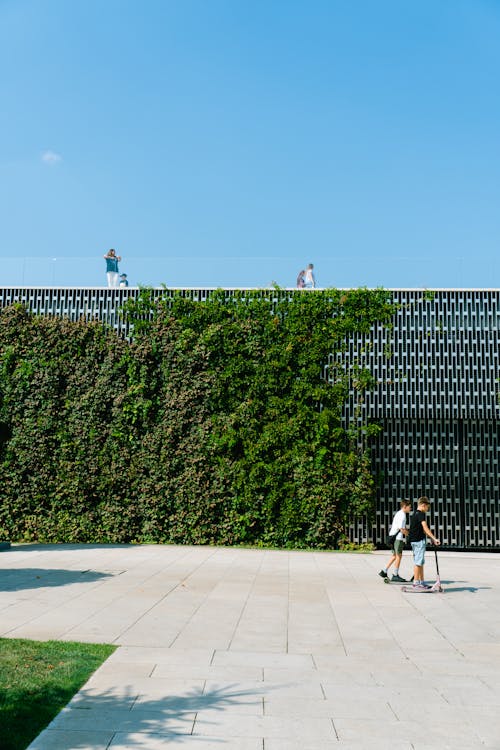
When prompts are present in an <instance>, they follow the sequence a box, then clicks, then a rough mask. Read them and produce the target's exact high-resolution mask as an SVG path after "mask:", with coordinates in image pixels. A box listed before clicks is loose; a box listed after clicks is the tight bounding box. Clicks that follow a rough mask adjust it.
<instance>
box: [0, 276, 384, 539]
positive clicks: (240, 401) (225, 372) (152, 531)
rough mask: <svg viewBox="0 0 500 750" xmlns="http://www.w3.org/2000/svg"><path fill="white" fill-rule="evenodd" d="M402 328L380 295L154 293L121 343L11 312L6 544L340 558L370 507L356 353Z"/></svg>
mask: <svg viewBox="0 0 500 750" xmlns="http://www.w3.org/2000/svg"><path fill="white" fill-rule="evenodd" d="M392 312H393V308H392V304H391V301H390V297H389V295H388V294H387V292H385V291H384V290H376V291H369V290H365V289H359V290H352V291H349V292H341V291H338V290H325V291H315V292H312V293H311V292H298V293H289V292H287V293H285V292H282V291H278V290H276V291H275V292H272V293H269V292H245V293H243V292H241V293H235V294H233V295H232V296H231V295H227V294H226V293H224V292H214V293H212V294H211V295H210V296H209V298H208V299H207V300H206V301H203V302H201V301H192V300H189V299H186V298H184V297H183V296H182V295H173V296H169V297H168V299H165V301H164V302H162V301H160V302H154V301H153V299H152V295H151V294H150V293H149V292H148V291H147V290H144V291H143V293H142V294H141V297H140V298H139V300H138V301H136V302H133V303H130V304H129V305H128V308H127V309H126V315H127V316H128V319H129V322H130V323H131V325H132V330H133V332H134V333H133V340H132V341H125V340H123V339H122V338H120V337H119V336H117V335H116V334H115V333H114V332H113V331H107V330H105V329H104V328H103V327H102V325H101V324H100V323H98V322H93V323H88V322H83V321H82V322H79V323H72V322H69V321H67V320H64V319H61V318H55V317H54V318H50V317H41V316H34V315H31V314H29V313H27V312H26V310H25V309H24V308H22V307H20V306H14V307H10V308H7V309H5V310H2V311H1V313H0V539H1V538H5V539H10V540H11V541H16V540H25V541H31V540H33V541H35V540H36V541H43V542H94V543H97V542H164V543H165V542H172V543H182V544H184V543H186V544H188V543H189V544H261V545H278V546H284V547H292V546H293V547H306V546H307V547H317V548H335V547H338V546H342V544H343V543H345V541H346V536H345V533H344V529H345V527H346V523H347V519H348V518H352V517H359V516H363V515H367V514H368V515H369V514H370V513H371V511H372V509H373V499H374V484H373V478H372V476H371V473H370V468H369V462H368V460H367V457H366V455H365V453H364V452H363V450H362V449H361V448H360V445H361V444H362V443H363V440H364V438H366V435H367V434H368V433H369V432H370V429H371V430H373V429H375V428H373V427H371V428H368V426H367V425H362V424H358V423H357V422H356V423H355V424H352V425H346V424H344V423H343V420H342V412H343V406H344V403H345V400H346V398H347V392H348V388H349V383H351V385H352V386H354V389H355V392H356V393H357V394H358V396H359V398H362V397H363V393H364V391H365V390H366V388H369V387H370V384H371V376H370V373H367V372H366V371H364V370H363V369H361V368H360V366H359V363H358V362H357V361H349V360H348V358H347V354H346V347H345V341H346V338H347V337H348V336H349V335H350V334H352V333H353V332H363V331H368V330H369V328H370V326H371V325H372V324H373V322H374V321H376V320H382V321H387V322H389V320H390V317H391V314H392ZM326 365H328V367H327V368H326V369H325V366H326ZM325 372H327V373H328V382H327V380H326V379H325ZM364 443H365V444H366V440H364Z"/></svg>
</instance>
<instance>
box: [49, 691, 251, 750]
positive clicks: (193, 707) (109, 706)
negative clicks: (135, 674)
mask: <svg viewBox="0 0 500 750" xmlns="http://www.w3.org/2000/svg"><path fill="white" fill-rule="evenodd" d="M235 688H236V686H235V685H227V686H225V687H224V688H216V689H212V690H208V691H206V692H201V691H200V690H199V689H193V690H191V691H189V692H187V693H186V694H185V695H172V694H171V693H169V692H167V690H165V694H164V695H162V694H161V693H159V694H158V695H155V696H154V697H148V696H144V695H141V694H138V693H137V692H136V691H134V690H133V688H131V687H130V686H125V687H124V688H123V689H122V690H121V691H120V695H111V694H109V693H107V692H105V691H103V693H102V694H101V695H96V694H95V693H94V692H93V691H92V688H91V685H90V686H89V687H88V689H87V690H88V692H87V691H86V689H85V688H83V689H82V690H81V691H80V692H79V693H78V694H77V695H76V696H75V697H74V698H73V700H72V701H71V702H70V703H69V704H68V705H67V706H66V708H65V709H64V710H63V711H62V712H61V713H60V714H58V715H57V716H56V718H55V719H54V720H53V722H52V723H51V725H50V728H49V730H48V731H49V732H51V731H59V732H64V733H67V732H72V737H71V748H79V747H87V748H88V736H87V737H85V736H84V734H87V733H88V732H91V731H99V732H103V731H105V732H109V733H110V734H112V735H113V739H114V741H115V742H118V744H119V745H120V747H122V746H126V747H129V748H133V747H136V746H137V747H141V748H144V747H147V744H145V743H146V742H147V738H148V736H151V737H152V736H153V735H154V737H155V738H156V741H158V738H159V737H160V738H162V739H164V740H165V741H167V742H168V740H169V739H170V740H172V739H173V738H175V741H176V743H177V744H179V743H181V742H184V741H186V742H187V741H191V742H192V740H193V731H194V734H197V732H196V726H195V724H196V721H198V720H200V721H201V722H203V735H200V736H199V740H200V741H202V742H203V740H205V741H207V742H210V743H215V742H221V743H224V742H225V740H223V739H219V740H215V739H214V738H215V737H217V734H218V729H217V725H218V721H217V713H218V712H221V713H222V712H223V711H225V710H226V709H228V708H229V707H230V706H235V705H239V706H242V705H251V704H256V712H257V713H260V710H261V706H262V697H261V696H260V695H259V691H250V690H238V689H235ZM200 712H202V713H200ZM203 712H209V713H207V714H206V715H204V714H203ZM73 732H74V734H73ZM207 735H209V736H207ZM46 737H47V735H45V738H46ZM80 738H81V739H80ZM41 739H43V737H42V738H41ZM79 743H81V744H79ZM152 744H154V743H152ZM154 746H155V747H156V744H155V745H154ZM34 748H35V750H36V743H35V745H34Z"/></svg>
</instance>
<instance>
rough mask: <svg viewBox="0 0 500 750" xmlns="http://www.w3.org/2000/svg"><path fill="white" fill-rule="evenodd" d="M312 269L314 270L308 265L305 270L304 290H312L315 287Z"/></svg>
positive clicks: (311, 265)
mask: <svg viewBox="0 0 500 750" xmlns="http://www.w3.org/2000/svg"><path fill="white" fill-rule="evenodd" d="M313 269H314V266H313V264H312V263H309V265H308V266H307V268H306V275H305V286H306V289H314V288H315V286H316V279H315V278H314V273H313Z"/></svg>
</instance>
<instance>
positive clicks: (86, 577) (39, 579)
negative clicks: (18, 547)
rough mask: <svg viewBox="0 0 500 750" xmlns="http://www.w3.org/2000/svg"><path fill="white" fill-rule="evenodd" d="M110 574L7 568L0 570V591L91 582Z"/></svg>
mask: <svg viewBox="0 0 500 750" xmlns="http://www.w3.org/2000/svg"><path fill="white" fill-rule="evenodd" d="M117 572H119V571H117ZM112 575H113V574H112V573H100V572H99V571H97V570H57V569H55V570H54V569H50V568H9V569H4V570H0V591H21V590H23V589H36V588H47V587H51V586H67V585H69V584H72V583H92V582H93V581H100V580H102V579H104V578H109V577H111V576H112Z"/></svg>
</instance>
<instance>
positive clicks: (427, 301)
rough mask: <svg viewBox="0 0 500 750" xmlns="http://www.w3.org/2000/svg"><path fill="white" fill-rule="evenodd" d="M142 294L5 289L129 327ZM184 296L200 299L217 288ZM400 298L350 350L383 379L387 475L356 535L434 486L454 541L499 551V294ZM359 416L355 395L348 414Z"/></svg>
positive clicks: (378, 395)
mask: <svg viewBox="0 0 500 750" xmlns="http://www.w3.org/2000/svg"><path fill="white" fill-rule="evenodd" d="M138 293H139V290H137V289H118V290H110V289H104V288H18V289H13V288H0V307H5V306H8V305H10V304H13V303H16V302H21V303H22V304H24V305H25V306H26V307H27V308H28V309H30V310H32V311H33V312H35V313H38V314H44V315H47V314H49V315H61V316H67V317H68V318H70V319H71V320H77V319H79V318H81V317H84V318H86V319H92V318H98V319H101V320H105V321H106V322H107V323H108V324H110V325H112V326H114V327H115V328H117V329H123V326H124V324H123V321H122V319H121V317H120V307H121V305H122V304H123V302H124V301H125V300H126V299H128V298H130V297H134V296H136V295H137V294H138ZM183 293H184V294H186V296H190V297H193V298H195V299H200V300H201V299H205V298H206V296H207V295H208V294H209V293H210V290H209V289H196V290H184V291H183ZM228 293H229V294H230V293H231V290H228ZM267 293H268V294H274V293H275V292H272V291H270V292H267ZM301 293H303V292H301ZM155 294H157V295H158V296H163V295H164V294H165V291H164V290H161V289H159V290H155ZM392 295H393V299H394V302H395V303H396V305H397V310H396V313H395V316H394V321H393V327H392V328H388V327H384V326H382V325H379V326H378V325H377V326H374V328H373V330H372V331H371V333H370V334H369V335H367V336H363V337H359V338H356V337H353V338H352V339H351V340H350V342H349V348H350V353H351V355H352V357H354V358H357V359H358V360H359V362H360V364H364V365H365V366H367V367H369V368H370V369H371V371H372V373H373V374H374V376H375V379H376V381H377V385H376V388H375V389H374V390H373V391H372V392H370V393H369V394H368V395H367V396H366V397H365V400H364V402H363V403H362V404H361V407H360V408H361V413H362V416H363V417H364V418H367V419H370V420H374V421H376V422H378V423H379V424H381V425H382V428H383V429H382V432H381V434H380V436H379V437H378V438H377V440H376V441H375V442H374V444H373V445H372V449H371V450H372V465H373V469H374V472H375V473H377V474H378V475H379V476H380V487H379V490H378V499H377V510H376V517H375V523H374V525H373V527H369V526H368V525H367V524H366V523H363V522H360V523H358V524H357V525H356V526H353V527H352V529H351V536H352V539H353V541H358V542H362V541H366V540H370V541H374V542H378V543H380V542H383V540H384V539H385V537H386V533H387V527H388V524H389V522H390V520H391V518H392V514H393V512H394V510H395V509H396V507H397V505H398V502H399V500H400V499H401V498H403V497H409V498H410V499H412V500H415V499H416V498H417V497H418V496H419V495H422V494H425V495H428V496H429V497H430V498H431V500H432V502H433V505H432V516H433V519H432V522H433V523H434V526H435V528H437V529H438V530H439V535H440V538H441V539H442V541H443V542H444V543H445V544H446V545H447V546H449V547H456V548H462V549H474V548H487V549H494V548H497V549H500V513H499V510H500V484H499V469H500V465H499V464H500V458H499V449H500V406H499V400H498V378H499V377H500V361H499V360H500V352H499V330H500V291H499V290H436V291H433V292H430V291H422V290H393V291H392ZM354 415H355V405H354V394H353V400H352V401H351V404H350V405H349V406H348V407H347V411H346V416H347V417H348V418H349V417H351V418H355V416H354Z"/></svg>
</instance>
